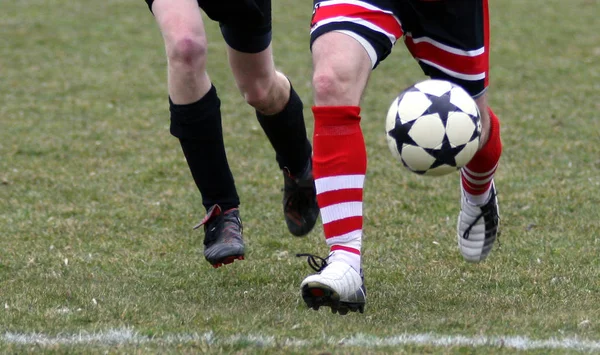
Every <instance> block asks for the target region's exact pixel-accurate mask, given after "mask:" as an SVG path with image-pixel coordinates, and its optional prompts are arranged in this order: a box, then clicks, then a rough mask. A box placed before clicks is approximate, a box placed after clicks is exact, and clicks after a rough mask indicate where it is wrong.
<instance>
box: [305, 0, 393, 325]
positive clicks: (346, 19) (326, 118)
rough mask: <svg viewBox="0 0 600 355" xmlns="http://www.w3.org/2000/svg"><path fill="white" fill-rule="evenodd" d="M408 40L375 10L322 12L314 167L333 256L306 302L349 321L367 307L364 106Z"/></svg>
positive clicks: (355, 5)
mask: <svg viewBox="0 0 600 355" xmlns="http://www.w3.org/2000/svg"><path fill="white" fill-rule="evenodd" d="M372 3H373V2H372ZM381 3H383V4H384V5H385V4H386V3H387V2H383V1H382V2H381ZM401 34H402V30H401V27H400V24H399V22H398V20H397V19H396V18H395V17H394V16H393V15H391V13H390V12H386V11H384V10H383V9H381V8H378V7H376V6H374V5H372V4H368V3H366V2H361V1H354V2H352V4H346V3H343V2H339V1H321V2H317V3H316V5H315V9H314V15H313V23H312V28H311V44H312V45H311V49H312V56H313V67H314V73H313V89H314V102H315V106H314V107H313V114H314V119H315V128H314V136H313V145H314V153H313V168H314V176H315V184H316V187H317V199H318V202H319V206H320V208H321V219H322V221H323V230H324V233H325V241H326V243H327V245H328V247H329V256H328V257H327V258H326V264H325V265H322V267H320V268H316V271H317V274H314V275H310V276H308V277H307V278H306V279H304V281H303V282H302V284H301V289H302V296H303V298H304V300H305V302H306V303H307V305H308V306H309V307H312V308H314V309H318V308H319V307H321V306H328V307H331V309H332V311H333V312H339V313H341V314H345V313H347V312H348V311H360V312H362V311H363V308H364V304H365V301H366V294H365V288H364V282H363V278H362V265H361V244H362V228H363V203H362V202H363V186H364V180H365V174H366V171H367V153H366V147H365V142H364V138H363V134H362V130H361V126H360V119H361V118H360V107H359V104H360V99H361V96H362V94H363V91H364V89H365V87H366V85H367V82H368V79H369V76H370V73H371V70H372V69H373V67H375V66H376V65H377V63H378V62H379V61H381V60H383V58H385V56H386V55H387V54H388V53H389V51H390V50H391V48H392V45H393V44H394V43H395V41H396V39H397V38H399V37H400V36H401Z"/></svg>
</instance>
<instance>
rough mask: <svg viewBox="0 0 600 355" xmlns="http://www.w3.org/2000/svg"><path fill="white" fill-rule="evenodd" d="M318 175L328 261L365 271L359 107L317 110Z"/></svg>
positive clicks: (364, 159)
mask: <svg viewBox="0 0 600 355" xmlns="http://www.w3.org/2000/svg"><path fill="white" fill-rule="evenodd" d="M312 110H313V114H314V117H315V128H314V136H313V175H314V178H315V186H316V189H317V201H318V203H319V207H320V209H321V219H322V221H323V230H324V233H325V241H326V242H327V245H328V246H329V248H330V258H329V261H330V262H331V261H343V262H345V263H347V264H349V265H350V266H352V267H353V268H354V269H355V270H356V271H357V272H360V268H361V253H360V250H361V243H362V226H363V209H362V207H363V186H364V180H365V173H366V171H367V151H366V147H365V141H364V137H363V134H362V130H361V127H360V107H358V106H331V107H313V109H312Z"/></svg>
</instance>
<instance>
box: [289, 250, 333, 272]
mask: <svg viewBox="0 0 600 355" xmlns="http://www.w3.org/2000/svg"><path fill="white" fill-rule="evenodd" d="M296 256H297V257H299V258H301V257H303V256H306V262H308V266H310V267H311V268H312V269H313V270H315V271H316V272H321V271H322V270H323V269H325V268H326V267H327V265H328V264H327V259H329V256H327V257H326V258H324V259H323V258H321V257H320V256H316V255H313V254H296Z"/></svg>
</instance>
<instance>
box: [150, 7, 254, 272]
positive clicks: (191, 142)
mask: <svg viewBox="0 0 600 355" xmlns="http://www.w3.org/2000/svg"><path fill="white" fill-rule="evenodd" d="M147 2H148V4H149V5H150V7H151V10H152V12H153V14H154V16H155V18H156V21H157V23H158V26H159V28H160V31H161V33H162V36H163V39H164V43H165V50H166V54H167V59H168V61H167V62H168V90H169V105H170V112H171V133H172V134H173V135H174V136H175V137H177V138H178V139H179V142H180V144H181V147H182V150H183V152H184V155H185V157H186V160H187V163H188V166H189V168H190V171H191V173H192V176H193V178H194V181H195V182H196V185H197V186H198V189H199V190H200V193H201V195H202V203H203V205H204V207H205V209H206V210H207V216H206V217H205V218H204V220H203V223H202V224H203V225H204V229H205V240H204V245H205V251H204V255H205V258H206V259H207V260H208V261H209V262H210V263H211V264H213V265H214V266H215V267H216V266H219V265H221V264H223V263H230V262H232V261H233V260H234V259H243V255H244V244H243V241H242V235H241V230H242V228H241V221H240V219H239V214H238V210H237V208H238V205H239V198H238V195H237V192H236V188H235V184H234V180H233V176H232V174H231V171H230V169H229V165H228V162H227V156H226V154H225V146H224V144H223V134H222V127H221V112H220V101H219V98H218V96H217V92H216V89H215V87H214V86H212V83H211V81H210V79H209V76H208V74H207V72H206V55H207V41H206V34H205V31H204V24H203V21H202V17H201V14H200V9H199V7H198V3H197V2H196V0H155V1H151V0H147Z"/></svg>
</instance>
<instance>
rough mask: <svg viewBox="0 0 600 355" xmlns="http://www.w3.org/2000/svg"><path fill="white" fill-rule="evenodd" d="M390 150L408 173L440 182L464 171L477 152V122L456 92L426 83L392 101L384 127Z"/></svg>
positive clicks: (470, 103)
mask: <svg viewBox="0 0 600 355" xmlns="http://www.w3.org/2000/svg"><path fill="white" fill-rule="evenodd" d="M385 130H386V133H387V134H386V136H387V142H388V146H389V148H390V151H391V152H392V155H393V156H394V157H396V158H397V159H398V160H399V161H400V162H402V164H403V165H404V166H405V167H406V168H408V169H409V170H410V171H412V172H414V173H417V174H420V175H430V176H441V175H446V174H449V173H451V172H453V171H456V170H458V169H460V168H462V167H463V166H465V165H466V164H467V163H468V162H469V161H470V160H471V159H472V158H473V156H474V155H475V153H476V152H477V148H478V146H479V137H480V135H481V119H480V114H479V109H478V108H477V104H476V103H475V100H474V99H473V98H472V97H471V96H470V95H469V94H468V93H467V92H466V91H465V90H464V89H463V88H462V87H460V86H458V85H455V84H453V83H451V82H449V81H444V80H433V79H430V80H425V81H422V82H420V83H417V84H415V85H413V86H411V87H409V88H408V89H406V90H404V91H403V92H401V93H400V95H398V97H396V99H395V100H394V101H393V102H392V105H391V106H390V109H389V110H388V113H387V118H386V124H385Z"/></svg>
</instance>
